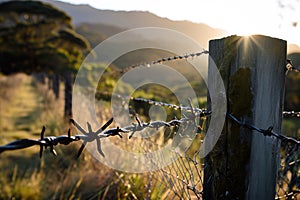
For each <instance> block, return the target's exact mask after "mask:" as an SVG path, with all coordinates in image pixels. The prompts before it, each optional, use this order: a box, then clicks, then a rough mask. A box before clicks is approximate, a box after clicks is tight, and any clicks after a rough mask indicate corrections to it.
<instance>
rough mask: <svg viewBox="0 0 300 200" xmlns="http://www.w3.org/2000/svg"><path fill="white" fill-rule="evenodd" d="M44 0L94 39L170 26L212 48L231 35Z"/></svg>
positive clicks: (293, 49) (193, 25) (152, 17)
mask: <svg viewBox="0 0 300 200" xmlns="http://www.w3.org/2000/svg"><path fill="white" fill-rule="evenodd" d="M4 1H7V0H0V2H4ZM42 1H43V2H47V3H50V4H52V5H54V6H56V7H58V8H60V9H62V10H64V11H65V12H67V13H68V14H69V15H70V16H71V17H72V19H73V23H74V24H75V26H76V27H77V30H79V31H80V30H81V31H83V32H85V33H86V34H88V35H89V36H91V38H93V34H95V33H99V37H100V39H99V41H101V40H103V39H105V38H107V37H109V36H111V35H114V34H116V33H119V32H121V31H123V30H126V29H130V28H138V27H149V26H152V27H163V28H169V29H173V30H177V31H179V32H182V33H185V34H187V35H188V36H190V37H192V38H193V39H195V40H196V41H197V42H198V43H199V44H200V45H201V46H202V47H203V48H206V49H208V41H209V40H210V39H216V38H221V37H224V36H226V35H228V33H227V32H226V31H224V30H221V29H215V28H212V27H209V26H208V25H206V24H199V23H192V22H189V21H172V20H169V19H167V18H161V17H159V16H156V15H154V14H152V13H150V12H142V11H129V12H127V11H111V10H100V9H96V8H93V7H91V6H89V5H87V4H81V5H74V4H70V3H65V2H61V1H56V0H42ZM82 24H83V25H82ZM91 28H92V29H91ZM88 29H89V30H88ZM87 32H90V33H87ZM83 35H85V34H83ZM96 35H97V34H96ZM94 36H95V35H94ZM88 39H90V38H88ZM93 40H94V41H90V42H91V43H93V42H94V43H96V42H97V40H95V37H94V39H93ZM289 52H300V48H299V47H296V46H295V45H289V47H288V53H289Z"/></svg>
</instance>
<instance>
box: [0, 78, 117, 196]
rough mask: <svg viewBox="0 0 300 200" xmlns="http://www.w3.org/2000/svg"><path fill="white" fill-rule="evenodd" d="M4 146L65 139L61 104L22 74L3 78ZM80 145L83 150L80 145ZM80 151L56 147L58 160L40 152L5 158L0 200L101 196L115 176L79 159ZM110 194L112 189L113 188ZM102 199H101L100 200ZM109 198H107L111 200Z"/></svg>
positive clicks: (0, 126) (0, 128) (0, 129)
mask: <svg viewBox="0 0 300 200" xmlns="http://www.w3.org/2000/svg"><path fill="white" fill-rule="evenodd" d="M0 92H1V93H2V94H3V95H1V97H0V105H1V112H0V120H1V121H0V136H1V137H0V144H1V145H2V144H5V143H8V142H10V141H13V140H16V139H22V138H35V139H37V138H38V137H39V133H40V130H41V127H42V126H43V125H45V126H46V135H61V134H65V133H66V130H67V128H68V127H69V124H68V123H65V121H66V120H64V118H63V104H62V102H63V99H58V100H56V99H55V98H54V95H53V94H52V92H51V91H49V90H48V89H47V87H46V86H45V85H41V84H40V83H37V82H36V81H35V80H34V79H33V78H32V77H30V76H26V75H24V74H18V75H14V76H11V77H1V79H0ZM78 145H79V144H78ZM78 145H77V144H74V145H70V146H68V147H66V146H63V147H56V151H57V152H58V154H59V156H58V157H54V156H52V155H50V153H49V151H45V153H44V156H43V157H42V159H40V158H39V155H38V152H39V148H38V147H32V148H29V149H26V150H19V151H11V152H5V153H3V154H1V160H0V174H1V176H0V199H80V198H83V199H89V198H91V197H93V196H95V194H96V197H98V196H100V195H101V193H102V192H104V191H105V187H106V185H108V183H109V182H111V180H110V179H111V177H112V176H111V172H110V171H111V170H110V169H108V168H105V167H104V166H103V165H100V164H99V163H98V164H96V161H95V160H94V159H93V158H92V157H91V156H90V155H89V154H86V155H83V156H82V157H81V158H79V159H76V158H75V155H76V151H77V150H78V148H79V147H78ZM111 188H112V187H111ZM97 194H98V195H97ZM107 197H109V195H107Z"/></svg>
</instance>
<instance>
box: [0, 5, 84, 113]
mask: <svg viewBox="0 0 300 200" xmlns="http://www.w3.org/2000/svg"><path fill="white" fill-rule="evenodd" d="M0 16H1V17H0V72H2V73H3V74H12V73H17V72H25V73H28V74H31V73H33V72H46V73H47V74H49V75H56V76H57V75H58V74H59V75H60V76H63V77H65V84H66V87H65V90H66V91H65V94H71V91H72V83H70V81H72V75H71V74H72V73H74V72H76V71H77V70H78V69H79V67H80V64H81V62H82V60H83V57H84V55H85V53H86V52H87V51H88V50H89V44H88V42H87V41H86V40H85V39H84V38H83V37H82V36H81V35H79V34H77V33H76V32H75V31H74V27H73V26H72V24H71V17H69V16H68V15H67V14H66V13H65V12H63V11H60V10H58V9H57V8H55V7H53V6H51V5H49V4H44V3H42V2H38V1H9V2H4V3H2V4H0ZM65 99H66V104H70V103H71V102H72V101H71V96H70V95H68V96H66V98H65ZM69 107H70V105H68V106H67V107H66V108H68V109H70V108H69ZM65 114H66V115H71V110H65Z"/></svg>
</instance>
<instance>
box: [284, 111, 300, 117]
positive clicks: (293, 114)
mask: <svg viewBox="0 0 300 200" xmlns="http://www.w3.org/2000/svg"><path fill="white" fill-rule="evenodd" d="M282 114H283V116H284V117H297V118H300V112H299V111H283V112H282Z"/></svg>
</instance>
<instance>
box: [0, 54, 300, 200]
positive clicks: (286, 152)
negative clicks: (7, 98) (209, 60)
mask: <svg viewBox="0 0 300 200" xmlns="http://www.w3.org/2000/svg"><path fill="white" fill-rule="evenodd" d="M203 54H208V51H206V50H203V51H202V52H198V53H191V54H185V55H183V56H174V57H168V58H161V59H158V60H155V61H152V62H150V63H143V64H139V65H133V66H130V67H127V68H125V69H122V70H120V73H124V72H126V71H128V70H131V69H133V68H137V67H150V66H151V65H153V64H157V63H163V62H169V61H176V60H181V59H188V58H193V57H197V56H201V55H203ZM112 96H114V97H117V98H118V99H120V100H121V101H120V102H123V103H121V104H120V106H121V107H122V106H124V102H126V100H128V99H129V100H131V101H134V102H140V103H145V104H149V105H156V106H161V107H167V108H170V109H174V110H179V111H181V110H184V111H186V112H188V113H189V115H184V116H183V117H182V118H181V119H177V118H174V119H172V120H170V121H150V122H147V123H145V122H143V121H142V120H141V119H140V118H139V116H138V115H137V114H136V113H132V115H133V117H134V118H135V120H136V123H133V124H131V125H128V126H124V127H114V128H110V129H108V127H109V126H110V125H111V124H112V122H113V118H111V119H110V120H108V121H107V122H106V123H105V124H104V125H103V126H102V127H100V128H99V129H98V130H96V131H93V130H92V128H91V125H90V124H89V123H88V122H87V127H88V131H86V130H85V129H84V128H83V126H82V125H81V124H79V123H77V122H76V121H75V120H73V119H71V120H70V122H71V123H72V124H73V125H74V126H75V127H76V128H77V130H78V131H79V132H80V133H81V134H77V135H74V136H73V135H72V134H71V129H69V131H68V133H67V134H66V135H61V136H47V137H46V136H45V131H46V128H45V127H43V128H42V130H41V133H40V139H37V140H35V139H21V140H16V141H13V142H11V143H8V144H6V145H3V146H0V154H1V153H3V152H5V151H12V150H19V149H26V148H29V147H31V146H39V147H40V157H41V156H42V155H43V152H44V150H45V149H47V148H49V149H50V152H51V153H52V154H53V155H57V153H56V151H55V149H54V147H55V146H57V145H69V144H71V143H74V142H78V141H82V145H81V147H80V149H79V151H78V153H77V156H78V157H79V156H80V155H81V153H82V152H83V150H84V148H85V146H86V145H88V143H91V142H94V141H96V144H97V151H98V152H99V154H101V155H102V156H105V154H104V152H103V151H102V149H101V138H104V137H115V136H117V137H119V138H120V139H122V138H123V137H125V136H126V135H127V136H128V138H129V139H131V138H132V136H133V135H134V134H135V133H136V132H140V131H143V130H148V129H156V130H157V129H159V128H163V129H164V132H165V135H168V137H169V138H170V139H172V135H174V134H178V133H176V131H177V127H179V126H183V127H185V126H187V125H188V124H190V123H194V122H195V120H198V121H202V122H203V123H204V122H205V119H206V118H207V117H209V116H210V114H211V112H210V111H208V110H206V109H200V108H195V107H193V106H192V104H191V102H190V103H189V105H185V106H183V105H174V104H170V103H166V102H160V101H154V100H151V99H144V98H134V97H127V96H122V95H120V94H110V93H108V92H105V93H100V92H98V93H97V94H96V98H97V99H99V100H100V99H110V98H111V97H112ZM108 97H110V98H108ZM132 110H134V108H132ZM299 113H300V112H297V111H284V112H283V113H282V114H283V116H284V117H296V118H299V117H300V114H299ZM224 117H227V118H228V120H232V121H233V122H234V123H236V124H238V125H239V126H243V127H244V128H247V129H250V130H253V131H256V132H259V133H261V134H263V135H264V136H265V137H274V138H276V139H278V140H279V141H280V142H281V150H280V165H279V170H278V181H277V189H276V199H293V198H294V199H297V198H299V197H300V156H299V155H300V154H299V153H300V141H299V139H296V138H292V137H287V136H285V135H283V134H281V133H276V132H274V131H273V130H272V127H271V126H270V127H269V128H268V129H261V128H259V127H256V126H255V125H252V124H247V123H244V122H242V121H240V120H239V119H238V118H236V117H235V116H234V113H233V114H232V113H224ZM195 132H196V133H195V138H196V139H195V140H194V142H193V144H192V145H191V148H189V149H188V150H187V151H186V152H185V153H184V154H179V152H177V151H175V150H174V152H173V154H174V155H176V156H178V159H176V160H175V161H174V162H173V163H171V164H170V165H168V166H167V167H164V168H162V169H160V170H158V171H156V172H147V173H146V178H147V181H148V184H147V185H146V187H145V190H146V196H145V199H150V198H151V193H152V190H153V188H154V187H155V186H157V185H161V186H162V188H163V189H162V190H163V191H162V194H161V198H162V199H166V198H168V199H173V198H178V199H203V197H202V195H203V177H204V168H205V163H204V160H203V159H200V157H199V156H198V153H199V152H198V148H199V147H200V146H201V145H202V144H203V138H204V137H205V127H204V126H199V127H198V128H197V130H195ZM149 143H151V145H153V146H159V145H158V144H156V143H155V141H152V140H149V139H146V140H145V142H144V143H142V144H141V147H142V148H143V149H144V150H145V151H148V150H149V148H150V146H149ZM115 175H116V176H117V177H118V179H119V180H120V181H121V182H122V183H123V184H128V183H126V181H124V176H123V174H122V173H120V172H117V171H116V172H115ZM129 182H130V183H129V184H130V188H133V187H135V183H134V182H133V181H130V179H129ZM129 193H130V195H131V197H132V198H133V199H137V196H138V195H136V194H135V192H134V191H133V189H129Z"/></svg>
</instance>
